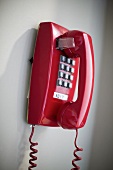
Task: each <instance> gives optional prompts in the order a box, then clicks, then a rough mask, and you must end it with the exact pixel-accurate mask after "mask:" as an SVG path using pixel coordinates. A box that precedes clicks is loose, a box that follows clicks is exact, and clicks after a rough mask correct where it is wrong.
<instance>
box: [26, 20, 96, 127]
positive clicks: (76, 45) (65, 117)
mask: <svg viewBox="0 0 113 170" xmlns="http://www.w3.org/2000/svg"><path fill="white" fill-rule="evenodd" d="M93 86H94V54H93V45H92V40H91V37H90V35H88V34H86V33H85V32H81V31H76V30H73V31H70V30H67V29H66V28H64V27H62V26H60V25H57V24H55V23H52V22H43V23H41V24H40V25H39V29H38V36H37V40H36V46H35V52H34V59H33V65H32V74H31V83H30V94H29V103H28V123H29V124H32V125H43V126H51V127H56V126H61V127H63V128H66V129H78V128H81V127H83V126H84V125H85V122H86V119H87V116H88V112H89V108H90V104H91V99H92V93H93Z"/></svg>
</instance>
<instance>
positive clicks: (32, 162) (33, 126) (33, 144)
mask: <svg viewBox="0 0 113 170" xmlns="http://www.w3.org/2000/svg"><path fill="white" fill-rule="evenodd" d="M34 128H35V125H32V131H31V134H30V137H29V142H30V144H31V145H30V150H31V152H30V154H29V155H30V157H31V159H30V160H29V164H30V166H29V167H28V170H32V168H35V167H36V166H37V164H36V163H34V161H36V160H37V157H36V156H34V154H36V153H37V152H38V150H37V149H34V146H37V145H38V143H37V142H35V143H34V142H32V141H31V140H32V137H33V134H34Z"/></svg>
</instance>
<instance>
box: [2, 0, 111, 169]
mask: <svg viewBox="0 0 113 170" xmlns="http://www.w3.org/2000/svg"><path fill="white" fill-rule="evenodd" d="M105 20H106V0H98V1H94V0H71V1H70V0H62V1H60V0H48V1H46V0H41V1H38V0H34V1H30V0H19V1H17V0H10V1H7V0H1V1H0V47H1V48H0V58H1V60H0V61H1V62H0V169H1V170H15V169H19V170H25V169H27V167H28V159H29V156H28V153H29V143H28V137H29V135H30V130H31V129H30V126H29V125H28V124H27V122H26V96H27V91H28V84H29V74H30V63H29V59H30V58H31V57H32V54H33V48H34V43H35V38H36V33H37V30H36V29H37V27H38V24H39V23H40V22H42V21H53V22H56V23H58V24H61V25H62V26H64V27H67V28H69V29H80V30H83V31H85V32H87V33H89V34H91V36H92V38H93V42H94V50H95V65H96V66H95V70H96V72H95V90H94V96H93V102H92V106H91V110H90V114H89V117H88V121H87V124H86V126H85V127H84V128H83V129H80V130H79V139H78V144H79V145H80V146H82V147H83V148H84V152H83V153H81V154H80V155H81V156H82V157H83V160H82V161H81V162H80V163H78V164H79V165H80V166H81V169H83V170H88V169H89V170H91V169H96V170H98V169H99V170H100V168H99V167H96V168H93V167H95V165H96V164H97V163H98V164H99V165H100V167H101V169H104V166H103V160H101V153H100V158H98V149H99V146H98V138H99V139H100V136H101V134H103V133H104V130H105V128H104V129H101V131H100V133H99V131H98V129H96V128H95V126H96V127H98V125H99V124H100V122H101V125H102V127H103V126H104V124H103V121H104V120H103V119H102V121H101V118H100V119H98V116H102V114H103V113H104V118H106V117H105V114H106V111H105V108H106V107H108V106H110V108H109V113H111V108H112V107H111V106H112V104H111V103H110V105H107V103H106V101H107V100H108V98H109V96H110V98H109V102H110V101H111V98H112V96H111V90H110V89H111V87H112V84H111V85H110V86H109V93H108V94H109V96H108V98H106V99H105V100H104V99H103V98H105V95H107V92H106V93H104V92H105V87H106V86H105V85H104V86H103V91H101V92H100V90H101V89H100V76H101V74H102V75H103V77H101V80H103V83H104V82H106V80H107V81H109V79H106V78H104V73H105V74H106V71H107V73H110V74H112V73H111V72H112V65H110V66H109V64H111V61H112V60H113V59H112V58H110V61H109V63H107V65H105V63H106V62H108V61H107V58H105V57H104V61H103V55H104V56H105V54H106V55H107V57H108V54H107V52H106V53H105V54H104V53H103V48H104V45H105V43H103V42H104V41H105V37H104V31H105V30H104V29H105ZM108 25H109V23H108ZM107 32H109V29H108V30H107ZM106 36H107V35H106ZM109 36H110V34H109ZM108 38H110V37H108ZM110 40H111V39H110ZM107 42H109V39H107ZM106 45H107V44H106ZM107 47H108V46H107ZM107 47H106V50H109V48H107ZM110 50H111V49H110ZM110 52H111V51H110ZM110 54H112V53H110ZM109 57H110V56H109ZM100 66H101V67H100ZM104 66H105V67H104ZM100 68H102V69H103V71H101V70H100ZM104 68H106V69H104ZM108 70H109V71H108ZM100 71H101V72H100ZM103 72H104V73H103ZM106 76H107V78H108V76H109V75H107V74H106ZM110 81H111V82H112V83H113V81H112V80H111V79H110ZM101 83H102V81H101ZM106 85H107V83H106ZM99 94H100V95H102V96H100V95H99ZM99 99H100V100H101V99H103V100H104V103H102V102H101V103H100V105H99V102H98V100H99ZM103 106H104V108H103V109H102V107H103ZM100 107H101V109H100V110H99V108H100ZM98 112H99V113H98ZM95 115H96V116H95ZM109 116H111V115H109ZM95 118H96V119H95ZM109 119H110V118H109ZM106 126H109V121H107V125H106ZM99 128H100V127H99ZM95 129H96V130H95ZM109 131H110V132H112V131H111V129H110V127H109ZM110 132H109V133H110ZM95 136H96V139H95V140H94V138H95ZM108 136H110V135H109V134H108ZM74 137H75V132H74V131H69V130H63V129H62V128H48V127H38V126H37V127H36V130H35V136H34V140H36V141H38V142H39V145H38V150H39V152H38V168H37V169H41V170H52V169H54V170H58V169H60V170H68V169H71V168H72V166H71V160H72V159H73V150H74V145H73V142H74ZM104 137H105V135H104V134H103V138H102V139H104ZM109 140H110V143H109V144H110V146H111V139H110V138H109ZM93 141H95V142H94V143H93ZM100 142H103V143H104V144H105V142H106V141H101V140H100ZM104 144H103V146H105V145H104ZM95 149H96V151H95V155H93V156H92V151H93V152H94V150H95ZM102 149H103V148H102ZM100 151H101V150H100ZM106 152H107V151H106ZM107 153H108V152H107ZM102 154H103V150H102ZM110 154H111V152H110ZM91 157H92V159H90V158H91ZM108 157H109V155H108ZM96 158H98V159H96ZM109 160H110V159H109ZM110 163H111V160H110Z"/></svg>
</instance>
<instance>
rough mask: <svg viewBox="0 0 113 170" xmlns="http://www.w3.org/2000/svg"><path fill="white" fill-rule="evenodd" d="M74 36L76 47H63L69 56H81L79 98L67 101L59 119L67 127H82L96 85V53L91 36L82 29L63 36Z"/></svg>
mask: <svg viewBox="0 0 113 170" xmlns="http://www.w3.org/2000/svg"><path fill="white" fill-rule="evenodd" d="M70 37H71V38H74V43H75V47H74V46H73V47H69V48H68V47H67V48H63V47H62V48H63V52H64V53H65V54H66V55H67V56H68V57H69V58H73V57H79V58H80V68H79V82H78V98H77V100H76V101H75V102H67V103H65V104H64V105H63V106H62V107H61V109H60V110H59V113H58V116H57V121H58V124H59V125H60V126H62V127H63V128H66V129H76V128H81V127H83V126H84V125H85V122H86V119H87V116H88V112H89V108H90V104H91V99H92V92H93V86H94V54H93V46H92V40H91V37H90V36H89V35H88V34H86V33H84V32H80V31H69V32H66V33H65V34H63V35H62V36H61V38H62V39H63V38H65V39H66V38H70Z"/></svg>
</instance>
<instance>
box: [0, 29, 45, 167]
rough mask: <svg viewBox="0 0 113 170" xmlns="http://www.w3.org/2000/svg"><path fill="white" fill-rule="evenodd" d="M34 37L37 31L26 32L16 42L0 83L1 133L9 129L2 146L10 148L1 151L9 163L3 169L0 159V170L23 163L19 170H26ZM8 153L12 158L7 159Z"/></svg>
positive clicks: (3, 164) (3, 133) (3, 134)
mask: <svg viewBox="0 0 113 170" xmlns="http://www.w3.org/2000/svg"><path fill="white" fill-rule="evenodd" d="M36 34H37V30H36V29H29V30H28V31H26V32H25V33H24V34H23V35H22V36H21V37H20V38H19V39H18V40H17V41H16V43H15V45H14V47H13V49H12V52H11V54H10V57H9V61H8V63H7V67H6V70H5V72H4V74H3V75H2V77H1V79H0V87H1V95H2V96H3V98H2V112H3V111H4V115H2V116H1V117H2V119H3V121H2V122H1V129H2V127H3V126H5V125H6V127H8V129H7V128H6V129H5V128H4V130H1V133H2V134H1V136H6V134H7V130H8V132H9V136H6V140H5V141H6V144H5V142H4V141H3V142H4V144H3V146H4V145H6V146H7V147H8V146H10V147H8V152H7V149H6V151H2V153H3V155H2V156H3V157H7V158H8V159H6V160H9V162H7V164H6V165H5V163H4V161H3V160H2V159H3V157H1V161H0V164H1V166H0V167H1V168H2V167H3V169H4V167H5V169H12V170H13V169H17V168H16V166H18V169H19V167H21V164H22V162H23V161H24V164H25V163H26V164H27V165H26V164H25V165H24V166H25V167H24V166H22V168H21V170H22V169H23V170H24V169H26V166H28V160H29V158H27V159H28V160H27V161H26V160H24V158H25V157H26V151H27V152H29V145H28V138H29V134H30V131H31V129H30V128H28V127H29V125H26V123H27V113H26V112H27V93H28V88H29V79H30V71H31V63H30V62H29V59H30V58H31V57H32V56H33V51H34V46H35V39H36ZM3 108H4V109H3ZM39 128H40V127H39ZM44 129H45V128H41V129H40V131H38V137H39V136H40V134H41V133H42V131H43V130H44ZM7 141H8V144H7ZM1 146H2V145H1ZM12 148H13V150H12ZM10 153H12V154H11V155H10ZM15 153H17V154H15ZM27 156H29V153H27ZM16 158H17V160H18V163H17V161H16ZM25 159H26V158H25ZM16 163H17V164H18V165H17V164H16ZM14 164H15V165H14Z"/></svg>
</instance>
